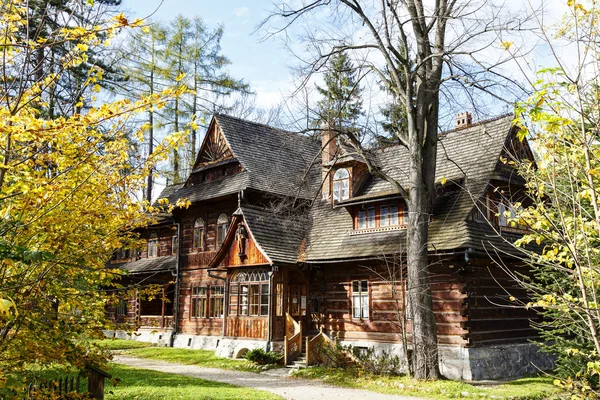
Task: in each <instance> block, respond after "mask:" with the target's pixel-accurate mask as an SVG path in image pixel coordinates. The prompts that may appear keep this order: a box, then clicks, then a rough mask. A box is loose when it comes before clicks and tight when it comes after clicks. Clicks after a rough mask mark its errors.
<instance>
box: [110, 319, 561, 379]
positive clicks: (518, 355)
mask: <svg viewBox="0 0 600 400" xmlns="http://www.w3.org/2000/svg"><path fill="white" fill-rule="evenodd" d="M104 334H105V335H106V336H107V337H116V338H118V339H129V340H137V341H141V342H150V343H154V344H155V345H157V346H168V345H169V343H170V342H169V341H170V338H171V331H163V332H161V331H156V330H149V329H148V330H146V329H139V330H138V331H137V332H135V333H133V334H128V333H126V332H124V331H105V332H104ZM340 344H342V345H352V346H355V347H364V348H369V347H373V348H375V351H376V352H383V351H385V352H387V353H388V354H394V355H397V356H399V357H400V358H402V357H403V354H404V353H403V351H402V345H401V344H396V343H380V342H369V341H356V342H355V341H352V342H350V341H340ZM173 346H174V347H179V348H188V349H203V350H212V351H215V353H216V355H218V356H220V357H229V358H240V357H242V356H243V355H244V353H245V352H246V351H248V350H252V349H257V348H261V349H264V350H267V351H268V350H274V351H277V352H280V353H282V352H283V342H272V343H271V344H270V345H269V344H268V342H267V341H265V340H252V339H233V338H224V337H219V336H200V335H187V334H178V335H176V336H175V340H174V341H173ZM438 351H439V360H440V372H441V373H442V375H443V376H445V377H446V378H448V379H452V380H465V381H480V380H488V379H507V378H518V377H521V376H524V375H528V374H535V373H537V372H539V371H545V370H549V369H552V368H553V365H554V363H553V359H552V357H551V356H550V355H548V354H546V353H543V352H540V351H539V350H538V347H537V346H536V345H535V344H533V343H518V344H507V345H496V346H481V347H461V346H444V345H440V346H439V347H438Z"/></svg>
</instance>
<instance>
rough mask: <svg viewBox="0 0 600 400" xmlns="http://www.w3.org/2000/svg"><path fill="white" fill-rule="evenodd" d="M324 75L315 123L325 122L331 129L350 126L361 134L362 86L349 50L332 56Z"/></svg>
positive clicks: (319, 88)
mask: <svg viewBox="0 0 600 400" xmlns="http://www.w3.org/2000/svg"><path fill="white" fill-rule="evenodd" d="M323 79H324V81H325V87H320V86H318V85H317V92H318V93H319V94H320V95H321V97H322V98H321V100H319V102H318V103H317V118H316V119H315V121H314V123H315V126H317V127H319V126H321V125H322V124H323V123H325V124H327V125H328V126H329V127H331V128H332V129H339V130H351V131H353V132H354V133H355V134H356V136H357V137H360V136H361V135H360V132H359V130H358V119H359V118H360V116H361V115H363V114H364V113H363V110H362V103H363V101H362V97H361V92H362V90H361V88H360V85H359V81H358V77H357V70H356V69H355V68H354V65H353V64H352V62H351V61H350V59H349V58H348V55H347V54H346V53H337V54H334V55H333V56H332V57H331V59H330V60H329V62H328V69H327V71H326V73H325V76H324V77H323Z"/></svg>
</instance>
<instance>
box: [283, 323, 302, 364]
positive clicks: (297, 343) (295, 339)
mask: <svg viewBox="0 0 600 400" xmlns="http://www.w3.org/2000/svg"><path fill="white" fill-rule="evenodd" d="M301 351H302V322H301V321H300V322H297V321H296V320H295V319H294V318H293V317H292V316H291V315H290V314H288V313H285V337H284V338H283V360H284V362H285V363H286V364H288V363H289V362H290V361H292V359H294V358H296V357H297V356H298V355H299V354H300V352H301Z"/></svg>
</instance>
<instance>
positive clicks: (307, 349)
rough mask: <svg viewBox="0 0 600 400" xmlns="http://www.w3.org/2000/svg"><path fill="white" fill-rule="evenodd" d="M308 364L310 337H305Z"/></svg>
mask: <svg viewBox="0 0 600 400" xmlns="http://www.w3.org/2000/svg"><path fill="white" fill-rule="evenodd" d="M309 365H310V339H309V338H308V336H307V337H306V366H307V367H308V366H309Z"/></svg>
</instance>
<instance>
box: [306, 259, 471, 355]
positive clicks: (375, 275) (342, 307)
mask: <svg viewBox="0 0 600 400" xmlns="http://www.w3.org/2000/svg"><path fill="white" fill-rule="evenodd" d="M386 274H387V270H386V269H384V268H383V267H378V266H377V265H376V264H372V265H364V264H363V265H348V264H346V265H340V266H326V267H324V268H323V269H322V270H321V271H318V272H316V273H314V272H313V274H312V276H311V289H310V293H311V298H314V297H316V298H318V299H319V303H320V304H321V306H320V308H321V313H322V314H323V318H324V319H323V326H324V328H325V330H326V332H327V333H329V334H333V335H334V336H338V337H339V338H340V339H342V340H350V341H351V340H357V341H358V340H368V341H380V342H397V343H399V342H400V341H401V337H402V336H401V334H402V328H401V323H400V318H401V317H400V315H401V313H402V308H403V307H404V306H405V303H404V300H403V297H404V293H405V287H404V284H403V283H401V282H398V283H397V284H396V285H395V286H394V287H392V284H391V279H388V278H386V277H387V276H389V274H387V275H386ZM431 279H432V296H433V308H434V312H435V315H436V320H437V322H438V324H437V332H438V340H439V342H440V343H442V344H466V343H467V341H466V339H465V338H463V335H464V334H466V333H467V330H466V329H464V328H463V327H461V325H460V324H461V322H464V321H466V320H467V317H466V316H464V315H463V310H464V308H465V300H466V297H467V294H466V292H465V290H464V289H465V284H464V282H461V279H460V277H459V275H457V274H456V273H455V272H454V271H450V272H449V271H448V269H447V268H446V269H444V268H439V267H438V268H435V269H434V270H433V271H432V276H431ZM357 280H368V281H369V301H370V304H369V309H370V312H369V318H368V319H367V318H364V319H359V318H354V317H353V316H352V282H353V281H357ZM411 329H412V328H411V322H410V320H409V321H408V324H407V332H408V336H409V338H410V331H411Z"/></svg>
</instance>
